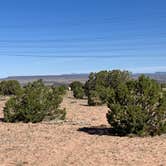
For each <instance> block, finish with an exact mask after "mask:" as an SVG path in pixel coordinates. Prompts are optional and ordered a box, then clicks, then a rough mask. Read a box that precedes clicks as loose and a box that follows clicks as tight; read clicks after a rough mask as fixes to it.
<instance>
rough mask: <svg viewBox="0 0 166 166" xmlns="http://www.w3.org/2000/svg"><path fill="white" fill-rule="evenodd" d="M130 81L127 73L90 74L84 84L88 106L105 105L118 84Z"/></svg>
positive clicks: (114, 71)
mask: <svg viewBox="0 0 166 166" xmlns="http://www.w3.org/2000/svg"><path fill="white" fill-rule="evenodd" d="M129 79H130V73H129V72H127V71H120V70H113V71H101V72H98V73H91V74H90V75H89V80H88V81H87V82H86V83H85V94H86V95H87V96H88V104H89V105H93V106H94V105H102V104H105V103H107V99H108V96H109V93H112V89H115V88H116V87H117V86H118V85H119V84H121V83H124V82H126V81H128V80H129Z"/></svg>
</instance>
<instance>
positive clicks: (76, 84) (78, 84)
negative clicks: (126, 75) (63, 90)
mask: <svg viewBox="0 0 166 166" xmlns="http://www.w3.org/2000/svg"><path fill="white" fill-rule="evenodd" d="M70 87H71V90H72V91H73V90H74V89H75V88H78V87H83V84H82V83H81V82H79V81H73V82H72V83H71V84H70Z"/></svg>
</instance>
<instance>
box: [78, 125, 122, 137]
mask: <svg viewBox="0 0 166 166" xmlns="http://www.w3.org/2000/svg"><path fill="white" fill-rule="evenodd" d="M78 131H79V132H85V133H88V134H90V135H99V136H102V135H108V136H124V135H122V134H118V133H115V132H114V131H113V129H112V128H109V127H106V126H104V125H103V126H94V127H82V128H79V129H78Z"/></svg>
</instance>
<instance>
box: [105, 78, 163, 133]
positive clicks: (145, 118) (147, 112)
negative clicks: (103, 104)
mask: <svg viewBox="0 0 166 166" xmlns="http://www.w3.org/2000/svg"><path fill="white" fill-rule="evenodd" d="M112 92H113V93H112V94H111V95H110V96H109V98H108V107H109V108H110V111H109V112H108V113H107V120H108V122H109V123H110V125H111V127H112V129H113V130H114V131H115V133H117V134H121V135H127V134H137V135H141V136H145V135H156V134H161V133H163V132H166V95H165V94H163V95H162V96H161V87H160V86H159V84H158V83H157V82H156V81H154V80H152V79H150V78H148V77H145V76H140V77H139V79H138V80H131V81H128V82H127V83H125V84H124V83H122V84H119V85H118V86H117V88H116V89H114V90H113V91H112Z"/></svg>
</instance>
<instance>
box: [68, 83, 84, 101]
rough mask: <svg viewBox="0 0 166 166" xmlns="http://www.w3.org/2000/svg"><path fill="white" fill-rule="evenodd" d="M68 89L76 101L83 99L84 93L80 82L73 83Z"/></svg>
mask: <svg viewBox="0 0 166 166" xmlns="http://www.w3.org/2000/svg"><path fill="white" fill-rule="evenodd" d="M70 87H71V90H72V91H73V95H74V97H75V98H76V99H83V97H84V95H85V93H84V85H83V84H82V83H81V82H79V81H74V82H72V83H71V84H70Z"/></svg>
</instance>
